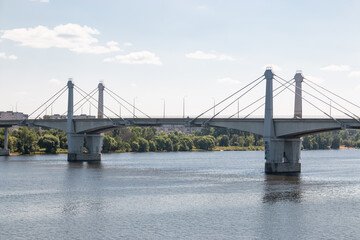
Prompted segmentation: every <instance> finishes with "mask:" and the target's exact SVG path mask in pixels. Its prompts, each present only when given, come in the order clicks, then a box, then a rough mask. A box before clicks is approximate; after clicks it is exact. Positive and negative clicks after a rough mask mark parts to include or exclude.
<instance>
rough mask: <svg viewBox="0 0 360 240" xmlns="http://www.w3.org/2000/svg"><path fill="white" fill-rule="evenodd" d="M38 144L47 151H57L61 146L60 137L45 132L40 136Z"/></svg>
mask: <svg viewBox="0 0 360 240" xmlns="http://www.w3.org/2000/svg"><path fill="white" fill-rule="evenodd" d="M38 145H39V147H40V148H45V152H46V153H56V151H57V149H58V148H59V147H60V141H59V138H58V137H56V136H54V135H51V134H45V135H43V136H41V137H40V138H39V140H38Z"/></svg>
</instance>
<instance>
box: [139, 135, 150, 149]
mask: <svg viewBox="0 0 360 240" xmlns="http://www.w3.org/2000/svg"><path fill="white" fill-rule="evenodd" d="M138 141H139V152H148V151H149V142H148V141H147V140H146V139H145V138H142V137H140V138H139V139H138Z"/></svg>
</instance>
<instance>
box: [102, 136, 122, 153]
mask: <svg viewBox="0 0 360 240" xmlns="http://www.w3.org/2000/svg"><path fill="white" fill-rule="evenodd" d="M117 148H118V143H117V142H116V140H115V139H114V138H113V137H111V136H110V135H108V134H105V135H104V139H103V146H102V150H103V151H104V152H111V151H115V150H116V149H117Z"/></svg>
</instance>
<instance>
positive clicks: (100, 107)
mask: <svg viewBox="0 0 360 240" xmlns="http://www.w3.org/2000/svg"><path fill="white" fill-rule="evenodd" d="M98 89H99V99H98V118H103V117H104V89H105V86H104V84H103V83H102V82H100V83H99V85H98Z"/></svg>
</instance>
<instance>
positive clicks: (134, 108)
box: [133, 97, 137, 118]
mask: <svg viewBox="0 0 360 240" xmlns="http://www.w3.org/2000/svg"><path fill="white" fill-rule="evenodd" d="M135 99H137V97H134V99H133V118H135V109H136V108H135Z"/></svg>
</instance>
